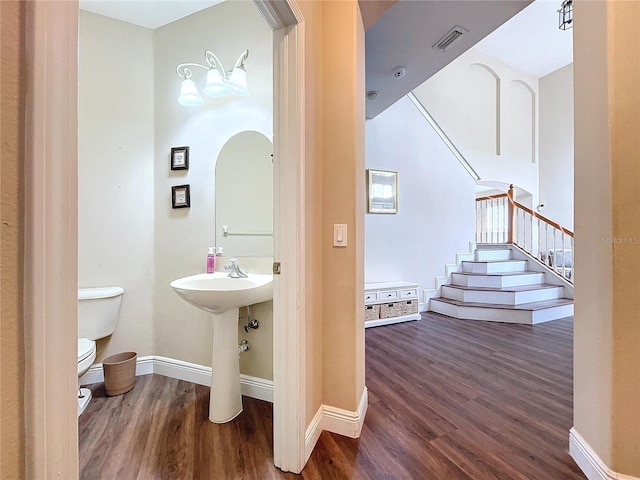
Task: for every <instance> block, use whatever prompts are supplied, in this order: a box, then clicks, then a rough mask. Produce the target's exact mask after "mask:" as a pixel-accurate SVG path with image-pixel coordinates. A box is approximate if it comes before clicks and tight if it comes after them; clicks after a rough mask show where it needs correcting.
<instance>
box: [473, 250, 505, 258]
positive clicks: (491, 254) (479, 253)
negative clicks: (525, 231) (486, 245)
mask: <svg viewBox="0 0 640 480" xmlns="http://www.w3.org/2000/svg"><path fill="white" fill-rule="evenodd" d="M510 259H511V250H498V249H496V250H476V254H475V260H510Z"/></svg>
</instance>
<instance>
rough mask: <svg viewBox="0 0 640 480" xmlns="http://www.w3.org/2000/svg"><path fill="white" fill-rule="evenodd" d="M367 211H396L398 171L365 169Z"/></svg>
mask: <svg viewBox="0 0 640 480" xmlns="http://www.w3.org/2000/svg"><path fill="white" fill-rule="evenodd" d="M367 189H368V195H369V201H368V203H367V211H368V212H369V213H398V173H397V172H389V171H386V170H374V169H372V168H370V169H369V170H367Z"/></svg>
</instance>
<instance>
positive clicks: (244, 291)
mask: <svg viewBox="0 0 640 480" xmlns="http://www.w3.org/2000/svg"><path fill="white" fill-rule="evenodd" d="M171 287H173V289H174V290H175V291H176V293H177V294H178V295H179V296H180V297H181V298H182V299H183V300H184V301H185V302H187V303H190V304H191V305H193V306H195V307H198V308H201V309H202V310H206V311H207V312H210V313H211V314H212V317H213V356H212V363H211V365H212V373H211V395H210V399H209V420H211V421H212V422H214V423H225V422H228V421H230V420H233V419H234V418H235V417H237V416H238V415H239V414H240V413H241V412H242V395H241V394H240V364H239V353H238V310H239V308H240V307H243V306H245V305H253V304H254V303H260V302H266V301H268V300H272V299H273V275H266V274H257V273H254V274H252V273H250V274H248V277H247V278H230V277H228V276H227V274H226V273H223V272H215V273H201V274H198V275H192V276H190V277H184V278H179V279H178V280H174V281H173V282H171Z"/></svg>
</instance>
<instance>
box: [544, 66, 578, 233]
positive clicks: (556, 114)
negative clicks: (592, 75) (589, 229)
mask: <svg viewBox="0 0 640 480" xmlns="http://www.w3.org/2000/svg"><path fill="white" fill-rule="evenodd" d="M539 201H540V203H543V204H544V209H543V210H542V212H541V213H542V214H543V215H544V216H545V217H548V218H550V219H551V220H554V221H556V222H558V223H560V225H563V226H566V227H567V228H569V229H570V230H573V64H570V65H567V66H566V67H564V68H561V69H559V70H556V71H555V72H553V73H550V74H549V75H547V76H545V77H543V78H541V79H540V197H539Z"/></svg>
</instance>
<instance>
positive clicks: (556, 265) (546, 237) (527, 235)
mask: <svg viewBox="0 0 640 480" xmlns="http://www.w3.org/2000/svg"><path fill="white" fill-rule="evenodd" d="M476 241H477V242H478V243H505V244H512V245H517V246H518V247H520V248H521V249H522V250H524V251H525V252H527V253H528V254H529V255H531V256H532V257H533V258H534V259H535V260H536V261H538V262H540V263H542V264H543V265H545V266H546V267H548V268H551V270H553V271H554V272H555V273H556V274H558V275H560V276H562V277H563V278H564V279H565V280H566V281H568V282H569V283H573V280H572V277H573V258H572V251H573V246H574V235H573V232H572V231H570V230H567V229H566V228H564V227H563V226H562V225H560V224H559V223H557V222H554V221H553V220H551V219H549V218H547V217H545V216H543V215H540V214H539V213H538V212H534V211H533V210H532V209H531V208H529V207H525V206H524V205H522V204H520V203H518V202H517V201H516V198H515V188H514V186H513V185H509V191H508V192H507V193H500V194H497V195H488V196H484V197H478V198H476Z"/></svg>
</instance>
